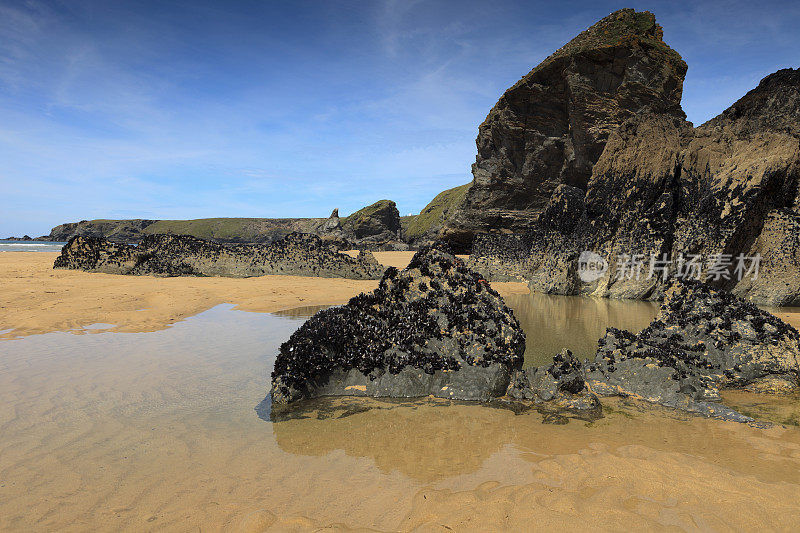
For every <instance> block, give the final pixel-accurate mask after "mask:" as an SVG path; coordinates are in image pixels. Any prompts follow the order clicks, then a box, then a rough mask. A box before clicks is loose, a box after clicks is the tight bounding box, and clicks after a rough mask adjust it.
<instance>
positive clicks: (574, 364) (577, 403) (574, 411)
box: [508, 348, 602, 423]
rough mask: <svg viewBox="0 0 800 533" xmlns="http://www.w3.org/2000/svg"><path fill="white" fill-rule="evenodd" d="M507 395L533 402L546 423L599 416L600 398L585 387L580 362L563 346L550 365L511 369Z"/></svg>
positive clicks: (590, 418) (600, 410)
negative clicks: (513, 371) (514, 370)
mask: <svg viewBox="0 0 800 533" xmlns="http://www.w3.org/2000/svg"><path fill="white" fill-rule="evenodd" d="M508 396H509V397H510V398H513V399H515V400H527V401H532V402H534V404H535V405H536V406H537V408H538V409H539V411H541V412H542V413H543V414H544V415H545V419H544V421H545V422H548V423H563V422H566V419H567V418H571V417H575V418H581V419H585V420H594V419H597V418H600V417H601V416H602V406H601V405H600V401H599V400H598V399H597V396H596V395H595V394H593V393H592V392H591V391H590V390H589V389H588V388H587V387H586V383H585V380H584V378H583V365H581V363H580V361H579V360H578V359H576V358H575V357H574V356H573V355H572V352H571V351H569V350H567V349H566V348H565V349H564V350H562V351H561V352H560V353H559V354H557V355H556V356H555V357H553V362H552V363H551V364H550V365H547V366H540V367H530V368H526V369H525V370H518V371H517V372H515V373H514V375H513V376H512V379H511V384H510V386H509V388H508Z"/></svg>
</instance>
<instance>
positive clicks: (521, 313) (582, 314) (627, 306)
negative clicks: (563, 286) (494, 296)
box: [504, 293, 659, 366]
mask: <svg viewBox="0 0 800 533" xmlns="http://www.w3.org/2000/svg"><path fill="white" fill-rule="evenodd" d="M504 299H505V301H506V304H507V305H508V306H509V307H510V308H511V309H512V310H513V311H514V315H515V316H516V317H517V319H518V320H519V321H520V324H521V325H522V329H523V330H524V331H525V336H526V346H525V366H539V365H545V364H549V363H551V362H552V360H553V356H554V355H555V354H557V353H558V352H560V351H561V349H562V348H569V349H570V350H572V353H573V354H575V355H576V356H577V357H579V358H580V359H584V358H589V357H591V356H592V355H594V353H595V352H596V351H597V340H598V339H599V338H600V337H602V336H603V335H604V334H605V331H606V328H607V327H615V328H620V329H627V330H629V331H632V332H634V333H638V332H639V331H641V330H642V329H644V328H646V327H647V326H648V325H649V324H650V322H652V321H653V318H655V316H656V315H657V314H658V309H659V305H658V304H657V303H654V302H642V301H637V300H611V299H608V298H584V297H581V296H551V295H548V294H539V293H531V294H512V295H509V296H507V297H505V298H504Z"/></svg>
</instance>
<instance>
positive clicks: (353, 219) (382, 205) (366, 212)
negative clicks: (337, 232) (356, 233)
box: [341, 200, 395, 226]
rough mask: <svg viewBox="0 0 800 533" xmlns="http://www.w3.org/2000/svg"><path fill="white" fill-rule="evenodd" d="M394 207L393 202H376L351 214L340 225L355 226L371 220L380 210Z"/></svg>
mask: <svg viewBox="0 0 800 533" xmlns="http://www.w3.org/2000/svg"><path fill="white" fill-rule="evenodd" d="M394 205H395V204H394V202H393V201H391V200H378V201H377V202H375V203H374V204H372V205H368V206H366V207H362V208H361V209H359V210H358V211H356V212H355V213H353V214H351V215H350V216H348V217H346V218H345V219H344V220H342V222H341V224H342V226H349V225H354V224H357V223H358V222H361V221H362V220H367V219H369V218H371V217H372V216H373V215H375V213H377V212H379V211H382V210H384V209H386V208H390V207H392V206H394Z"/></svg>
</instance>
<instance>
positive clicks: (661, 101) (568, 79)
mask: <svg viewBox="0 0 800 533" xmlns="http://www.w3.org/2000/svg"><path fill="white" fill-rule="evenodd" d="M685 74H686V64H685V63H684V62H683V60H682V59H681V58H680V56H679V55H678V54H677V53H676V52H675V51H674V50H672V49H670V48H669V47H668V46H667V45H666V44H665V43H664V42H663V40H662V30H661V27H660V26H659V25H658V24H656V22H655V17H654V16H653V14H652V13H649V12H641V13H637V12H635V11H634V10H632V9H622V10H620V11H617V12H615V13H612V14H611V15H609V16H608V17H606V18H604V19H602V20H601V21H599V22H598V23H597V24H595V25H593V26H592V27H590V28H589V29H588V30H586V31H584V32H583V33H581V34H580V35H578V36H577V37H576V38H575V39H573V40H572V41H570V42H569V43H567V44H566V45H565V46H564V47H562V48H561V49H559V50H558V51H557V52H556V53H554V54H553V55H551V56H550V57H548V58H547V59H546V60H545V61H543V62H542V63H541V64H540V65H539V66H537V67H536V68H534V69H533V70H532V71H531V72H530V73H528V74H527V75H526V76H525V77H523V78H522V79H521V80H520V81H519V82H517V83H516V84H515V85H514V86H513V87H511V88H510V89H508V90H507V91H506V92H505V94H503V96H502V97H501V98H500V100H499V101H498V102H497V104H496V105H495V106H494V108H492V110H491V111H490V112H489V115H488V116H487V117H486V120H485V121H484V122H483V124H481V126H480V128H479V133H478V138H477V141H476V143H477V147H478V155H477V158H476V162H475V164H474V165H473V167H472V173H473V177H474V179H473V182H472V185H471V187H470V188H469V190H468V191H467V194H466V198H465V199H464V201H463V203H462V205H461V206H460V208H459V209H458V210H456V212H455V213H454V214H453V216H451V217H450V219H449V220H448V222H447V223H446V224H445V227H444V228H443V230H442V231H441V234H440V236H441V238H443V239H444V240H447V241H448V242H449V243H450V244H451V245H452V246H453V247H454V248H455V249H458V250H468V249H469V247H470V245H471V244H472V241H473V239H474V236H475V234H477V233H484V232H488V231H489V230H494V231H497V230H501V231H503V230H506V231H511V232H515V233H519V232H522V231H525V230H526V229H527V228H528V227H529V226H530V224H531V223H532V222H533V221H534V220H535V219H536V217H537V215H538V213H539V212H541V210H542V209H543V208H544V207H545V205H546V204H547V202H548V200H549V198H550V196H551V194H552V193H553V191H554V190H555V189H556V188H557V187H558V186H559V185H561V184H566V185H569V186H572V187H576V188H579V189H582V190H585V189H586V188H587V185H588V181H589V179H590V177H591V174H592V169H593V167H594V165H595V163H596V162H597V160H598V158H599V157H600V155H601V153H602V152H603V149H604V147H605V145H606V142H607V140H608V138H609V135H611V134H612V133H613V132H614V131H616V129H617V128H618V127H619V126H620V124H622V123H623V122H624V121H625V120H627V119H629V118H630V117H632V116H634V115H635V114H636V113H639V112H641V111H643V110H646V109H649V110H651V111H653V112H657V113H665V114H669V115H673V116H675V117H679V118H683V117H684V114H683V111H682V110H681V108H680V99H681V93H682V88H683V79H684V75H685Z"/></svg>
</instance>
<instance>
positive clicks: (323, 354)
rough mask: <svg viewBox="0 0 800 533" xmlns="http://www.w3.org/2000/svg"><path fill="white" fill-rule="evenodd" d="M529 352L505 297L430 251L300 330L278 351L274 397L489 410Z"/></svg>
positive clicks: (457, 263) (447, 257)
mask: <svg viewBox="0 0 800 533" xmlns="http://www.w3.org/2000/svg"><path fill="white" fill-rule="evenodd" d="M524 352H525V335H524V333H523V332H522V328H521V327H520V325H519V323H518V322H517V320H516V318H515V317H514V315H513V313H512V312H511V310H510V309H509V308H508V307H506V306H505V304H504V303H503V300H502V298H501V297H500V296H499V295H498V293H497V292H496V291H494V290H493V289H492V288H491V287H490V286H489V284H488V283H487V282H486V281H485V280H483V279H481V277H480V276H479V275H478V274H476V273H475V272H473V271H471V270H469V269H468V268H467V267H466V266H465V265H464V264H463V262H462V261H461V260H460V259H458V258H456V257H454V256H452V255H450V254H449V253H446V252H444V251H441V250H439V249H435V248H426V249H423V250H421V251H419V252H417V254H416V255H414V258H413V259H412V260H411V263H410V264H409V265H408V267H406V269H405V270H403V271H398V270H397V269H395V268H389V269H388V270H387V271H386V273H385V274H384V276H383V278H382V279H381V282H380V285H379V287H378V288H377V289H376V290H375V291H373V292H371V293H365V294H360V295H358V296H356V297H355V298H353V299H351V300H350V302H349V303H348V304H347V305H345V306H342V307H337V308H331V309H327V310H324V311H320V312H319V313H317V314H316V315H314V316H313V317H312V318H310V319H309V320H308V321H307V322H306V323H305V324H303V326H301V327H300V329H298V330H297V331H296V332H295V333H294V334H293V335H292V336H291V337H290V338H289V340H288V341H286V342H285V343H284V344H283V345H282V346H281V348H280V353H279V354H278V357H277V360H276V361H275V369H274V371H273V373H272V390H271V396H272V401H273V404H284V403H289V402H292V401H294V400H299V399H303V398H311V397H317V396H329V395H357V396H365V395H369V396H376V397H381V396H383V397H418V396H427V395H434V396H437V397H441V398H452V399H458V400H486V399H489V398H492V397H498V396H503V395H504V394H505V393H506V390H507V388H508V384H509V379H510V375H511V373H512V372H513V371H515V370H517V369H519V368H521V367H522V361H523V355H524Z"/></svg>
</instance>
